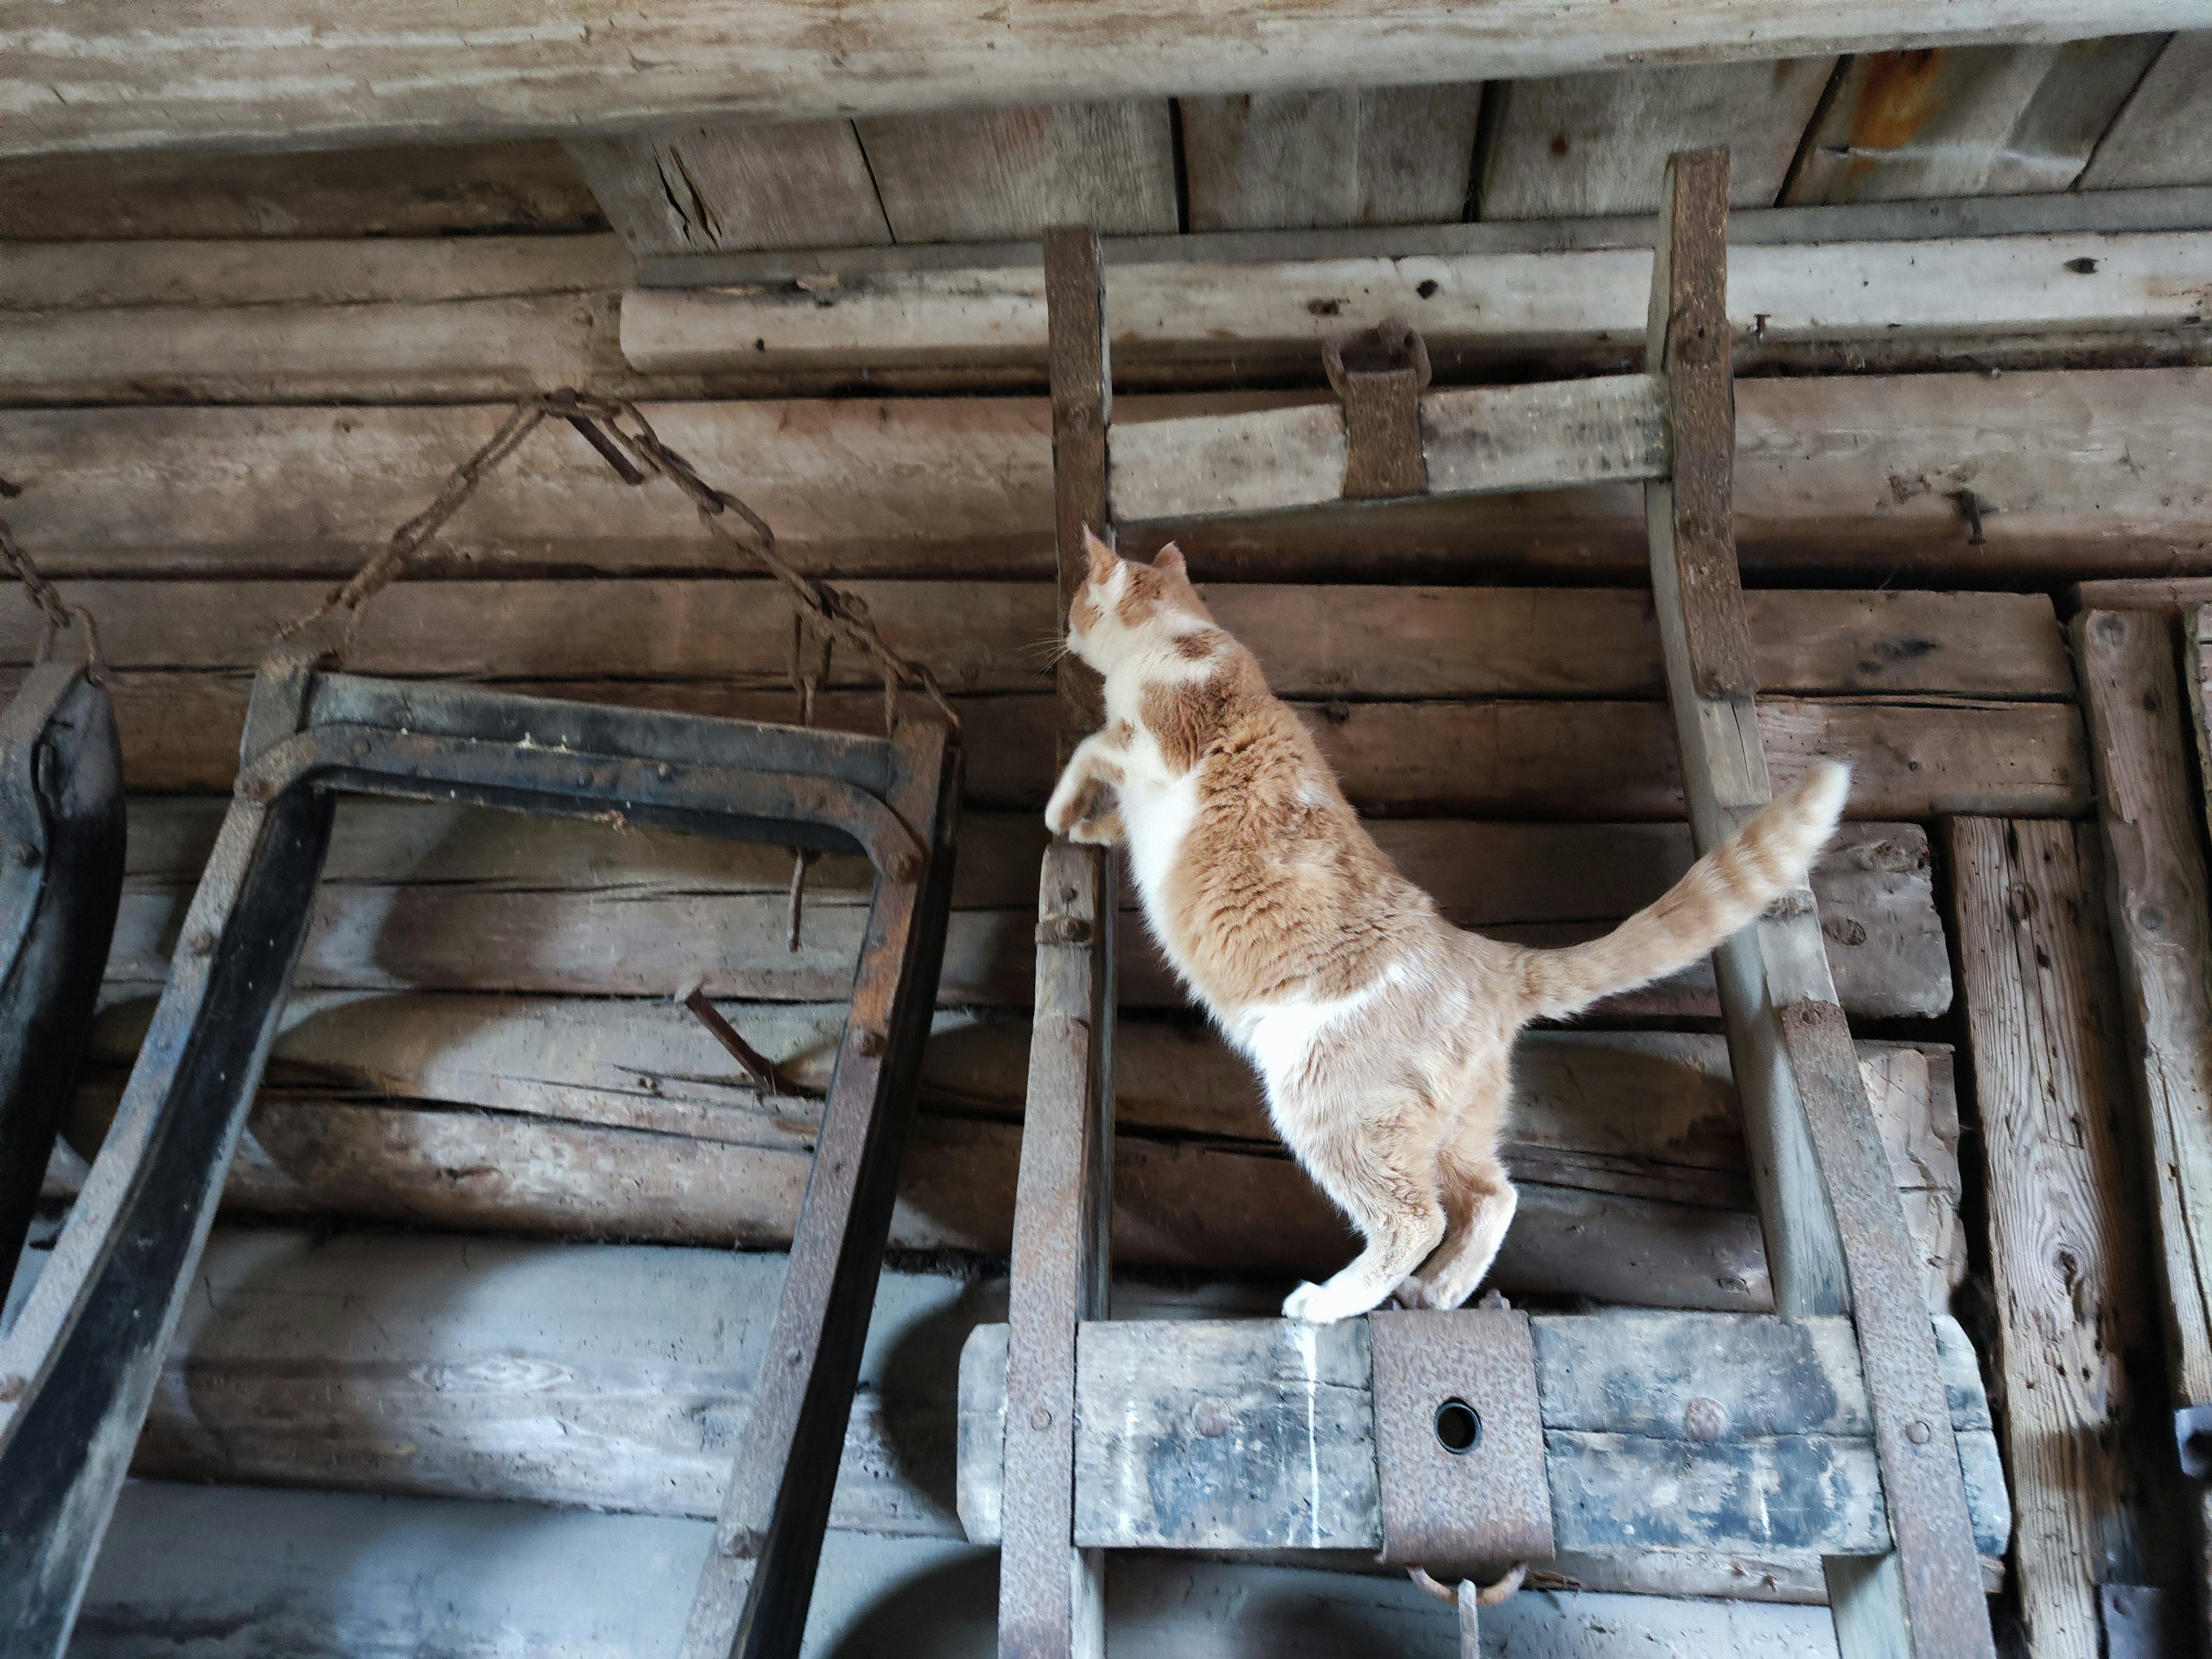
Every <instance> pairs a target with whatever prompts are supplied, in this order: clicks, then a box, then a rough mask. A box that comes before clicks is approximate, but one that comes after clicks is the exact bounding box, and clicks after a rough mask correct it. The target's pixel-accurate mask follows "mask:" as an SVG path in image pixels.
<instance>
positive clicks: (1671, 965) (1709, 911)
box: [1521, 761, 1851, 1019]
mask: <svg viewBox="0 0 2212 1659" xmlns="http://www.w3.org/2000/svg"><path fill="white" fill-rule="evenodd" d="M1850 787H1851V769H1850V767H1848V766H1845V765H1844V764H1842V763H1839V762H1836V761H1816V762H1814V764H1813V768H1812V769H1811V770H1810V771H1809V772H1808V773H1807V774H1806V775H1805V780H1804V781H1803V782H1802V783H1800V784H1799V785H1798V786H1797V787H1796V788H1795V789H1793V790H1791V791H1790V793H1788V794H1786V795H1784V797H1783V798H1782V799H1780V800H1778V801H1776V802H1775V803H1774V804H1773V805H1771V806H1769V807H1768V808H1767V809H1766V810H1765V811H1763V812H1761V813H1760V814H1759V816H1758V817H1755V818H1753V820H1752V821H1751V822H1750V823H1747V824H1746V825H1744V826H1743V828H1742V829H1739V830H1737V831H1736V833H1735V835H1733V836H1729V839H1728V840H1726V841H1725V842H1722V843H1721V844H1720V845H1719V846H1718V847H1716V848H1713V850H1712V851H1711V852H1710V853H1708V854H1705V857H1703V858H1701V859H1699V860H1698V861H1697V862H1696V863H1695V864H1693V865H1692V866H1690V870H1689V873H1688V874H1686V875H1685V876H1684V877H1683V878H1681V880H1680V881H1678V882H1676V883H1675V884H1674V885H1673V886H1672V887H1670V888H1668V890H1667V891H1666V892H1665V893H1664V894H1662V896H1660V897H1659V898H1658V899H1657V900H1656V902H1653V903H1651V904H1650V905H1647V906H1646V907H1645V908H1643V909H1641V910H1638V912H1637V913H1636V914H1635V915H1632V916H1631V917H1629V919H1628V920H1627V921H1624V922H1622V923H1621V924H1620V927H1616V928H1614V929H1613V931H1612V932H1611V933H1607V934H1606V935H1605V937H1604V938H1602V939H1592V940H1590V941H1589V943H1588V944H1586V945H1569V946H1567V947H1566V948H1565V949H1564V950H1558V951H1528V952H1527V953H1526V954H1525V955H1524V956H1523V957H1522V959H1521V969H1522V985H1523V987H1524V988H1523V996H1524V998H1525V1006H1526V1008H1527V1011H1528V1013H1527V1017H1528V1018H1530V1019H1564V1018H1567V1017H1568V1016H1569V1015H1571V1014H1577V1013H1580V1012H1582V1011H1583V1009H1585V1008H1587V1007H1589V1006H1590V1004H1592V1003H1593V1002H1595V1001H1597V1000H1599V999H1600V998H1601V997H1609V996H1613V995H1615V994H1618V993H1620V992H1622V991H1631V990H1633V989H1635V988H1636V987H1638V986H1639V985H1644V984H1649V983H1650V981H1653V980H1655V979H1663V978H1665V977H1666V976H1667V975H1668V974H1671V973H1674V972H1675V971H1677V970H1678V969H1683V968H1686V967H1688V966H1689V965H1690V963H1693V962H1695V961H1696V960H1697V959H1698V958H1699V957H1702V956H1705V955H1708V954H1709V953H1711V951H1712V949H1713V947H1714V946H1715V945H1718V944H1720V943H1721V942H1722V941H1723V939H1727V938H1728V936H1729V934H1731V933H1735V931H1736V929H1738V928H1739V927H1742V926H1744V925H1745V924H1746V923H1747V922H1748V921H1752V920H1753V918H1754V917H1756V916H1757V915H1759V912H1760V911H1762V910H1764V909H1765V908H1766V907H1767V906H1768V905H1770V904H1771V903H1773V902H1774V901H1775V900H1776V899H1778V898H1780V897H1781V896H1783V895H1784V893H1787V892H1789V891H1790V890H1791V889H1793V888H1796V887H1799V886H1802V885H1803V884H1804V881H1805V872H1806V870H1807V869H1808V867H1809V866H1811V864H1812V862H1813V860H1814V858H1815V857H1817V856H1818V855H1819V854H1820V848H1822V847H1823V846H1825V845H1826V843H1827V840H1828V837H1829V836H1832V835H1833V834H1834V833H1835V829H1836V820H1837V819H1838V818H1839V817H1842V815H1843V811H1844V796H1846V795H1847V794H1849V793H1850Z"/></svg>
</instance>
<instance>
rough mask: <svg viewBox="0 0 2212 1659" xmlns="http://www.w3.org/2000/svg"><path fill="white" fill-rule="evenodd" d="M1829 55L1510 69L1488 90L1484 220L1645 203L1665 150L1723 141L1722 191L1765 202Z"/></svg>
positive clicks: (1736, 202) (1655, 197)
mask: <svg viewBox="0 0 2212 1659" xmlns="http://www.w3.org/2000/svg"><path fill="white" fill-rule="evenodd" d="M1834 68H1835V59H1834V58H1784V59H1782V60H1781V61H1779V62H1778V63H1771V64H1696V65H1690V66H1686V67H1675V68H1666V69H1639V70H1623V71H1619V72H1615V73H1613V74H1609V75H1569V76H1559V77H1556V78H1553V79H1549V80H1532V81H1511V82H1504V83H1503V84H1501V85H1500V86H1499V87H1498V89H1497V93H1496V97H1497V99H1498V106H1497V112H1496V113H1495V115H1494V116H1493V117H1492V123H1491V126H1490V129H1489V132H1488V136H1487V142H1486V145H1485V148H1484V151H1483V173H1482V180H1481V186H1480V196H1479V204H1480V212H1481V216H1482V217H1483V218H1484V219H1486V220H1507V219H1581V218H1589V217H1591V216H1595V215H1598V214H1606V213H1654V212H1656V211H1657V210H1658V207H1659V178H1660V173H1661V171H1662V168H1663V167H1665V165H1666V161H1667V157H1668V156H1669V155H1674V154H1675V153H1676V152H1677V151H1680V150H1686V149H1711V148H1714V147H1719V148H1723V149H1726V150H1727V151H1728V152H1729V173H1730V179H1729V205H1730V206H1732V207H1740V208H1763V207H1771V206H1772V205H1773V204H1774V202H1775V199H1776V198H1777V197H1778V196H1779V195H1780V194H1781V191H1782V185H1783V181H1784V179H1786V178H1787V177H1788V175H1789V172H1790V161H1791V160H1792V159H1793V158H1794V157H1795V156H1796V153H1797V139H1798V135H1799V134H1801V133H1802V132H1803V131H1804V130H1805V124H1806V123H1807V122H1808V121H1809V120H1811V119H1812V118H1813V110H1814V106H1815V105H1816V104H1817V103H1818V102H1819V101H1820V94H1821V91H1822V89H1823V88H1826V85H1827V83H1828V76H1829V74H1830V72H1831V71H1832V70H1833V69H1834Z"/></svg>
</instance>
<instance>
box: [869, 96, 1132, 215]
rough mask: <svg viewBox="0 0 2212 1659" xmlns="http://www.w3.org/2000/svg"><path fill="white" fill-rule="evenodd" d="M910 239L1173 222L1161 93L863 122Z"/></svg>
mask: <svg viewBox="0 0 2212 1659" xmlns="http://www.w3.org/2000/svg"><path fill="white" fill-rule="evenodd" d="M859 131H860V143H861V145H862V147H863V148H864V149H866V152H867V163H868V167H869V168H870V170H871V171H872V173H874V175H875V181H876V188H877V190H878V192H879V193H880V195H881V197H882V200H883V210H884V217H885V218H886V219H887V220H888V221H889V222H890V231H891V235H892V237H893V238H894V239H895V240H898V241H901V242H987V241H994V240H1008V239H1014V238H1028V237H1033V236H1035V235H1036V234H1038V233H1039V232H1041V231H1042V230H1043V229H1044V228H1046V227H1047V226H1048V225H1088V226H1089V227H1090V228H1091V229H1093V230H1095V231H1097V233H1098V234H1100V235H1102V236H1133V235H1141V234H1146V233H1153V232H1172V231H1174V230H1175V229H1176V182H1175V139H1174V135H1173V132H1172V131H1171V126H1170V112H1169V109H1168V106H1167V104H1166V102H1165V101H1164V100H1146V101H1143V102H1138V103H1127V104H1054V105H1050V106H1045V107H1041V108H1034V109H994V110H978V111H973V112H962V113H959V114H945V115H896V116H876V117H873V118H869V119H866V120H863V121H861V122H860V124H859Z"/></svg>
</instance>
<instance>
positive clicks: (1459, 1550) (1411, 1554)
mask: <svg viewBox="0 0 2212 1659" xmlns="http://www.w3.org/2000/svg"><path fill="white" fill-rule="evenodd" d="M1368 1335H1369V1338H1370V1348H1371V1351H1372V1352H1373V1355H1374V1366H1375V1394H1374V1399H1375V1461H1376V1476H1377V1480H1378V1484H1379V1486H1380V1488H1381V1497H1382V1508H1383V1561H1384V1562H1385V1563H1387V1564H1388V1565H1392V1566H1408V1567H1410V1566H1419V1567H1425V1568H1427V1569H1428V1571H1430V1572H1431V1573H1432V1574H1434V1575H1435V1576H1437V1577H1439V1578H1442V1579H1443V1581H1444V1582H1445V1583H1453V1582H1455V1579H1457V1578H1459V1577H1474V1578H1477V1579H1479V1580H1481V1581H1483V1582H1487V1580H1488V1579H1489V1578H1492V1577H1496V1576H1497V1575H1498V1573H1499V1572H1502V1571H1504V1570H1505V1569H1506V1568H1508V1567H1510V1566H1511V1565H1514V1564H1515V1563H1516V1562H1520V1561H1548V1560H1550V1559H1552V1556H1553V1543H1552V1488H1551V1482H1550V1480H1548V1479H1547V1476H1546V1474H1545V1471H1544V1429H1543V1422H1542V1419H1541V1417H1540V1416H1539V1414H1538V1407H1537V1398H1536V1353H1535V1348H1534V1344H1533V1343H1532V1342H1531V1340H1530V1338H1529V1332H1528V1316H1527V1315H1526V1314H1522V1313H1516V1312H1514V1311H1512V1310H1506V1309H1499V1310H1487V1309H1462V1310H1458V1311H1457V1312H1454V1313H1428V1312H1424V1313H1376V1314H1371V1315H1370V1316H1368Z"/></svg>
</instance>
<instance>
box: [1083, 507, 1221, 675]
mask: <svg viewBox="0 0 2212 1659" xmlns="http://www.w3.org/2000/svg"><path fill="white" fill-rule="evenodd" d="M1083 544H1084V547H1085V550H1086V551H1088V552H1089V554H1090V556H1091V568H1090V569H1089V571H1088V572H1087V573H1085V577H1084V582H1083V586H1082V587H1081V588H1080V589H1079V590H1078V591H1077V592H1076V595H1075V598H1074V599H1073V600H1071V601H1070V602H1069V604H1068V607H1067V645H1068V649H1070V650H1071V651H1073V652H1074V653H1075V654H1076V655H1077V656H1079V657H1080V658H1081V659H1083V660H1084V661H1085V662H1087V663H1089V664H1090V665H1091V666H1092V667H1093V668H1095V669H1097V671H1099V672H1100V673H1102V674H1110V673H1112V672H1113V671H1115V669H1116V668H1120V667H1128V666H1133V665H1137V664H1139V662H1140V661H1141V660H1142V659H1144V658H1145V657H1146V656H1148V655H1151V654H1152V653H1167V654H1168V655H1169V656H1170V657H1172V656H1175V655H1177V654H1187V653H1177V652H1176V641H1178V640H1181V639H1186V638H1188V636H1189V635H1193V634H1195V633H1198V632H1199V631H1200V630H1201V629H1209V630H1210V629H1212V628H1213V618H1212V616H1211V615H1210V614H1208V612H1207V611H1206V606H1205V605H1204V604H1203V603H1202V602H1200V599H1199V597H1198V590H1197V589H1195V588H1194V587H1193V586H1191V585H1190V572H1189V571H1188V569H1186V568H1184V565H1183V562H1182V553H1181V552H1180V551H1178V550H1177V549H1176V545H1175V544H1174V543H1173V542H1170V543H1169V544H1167V545H1166V546H1165V547H1164V548H1162V549H1161V550H1159V551H1158V553H1156V554H1154V555H1153V556H1152V562H1151V563H1150V564H1139V563H1137V562H1135V561H1134V560H1133V559H1125V558H1122V557H1121V556H1120V555H1119V554H1117V553H1115V551H1114V550H1113V549H1112V548H1110V547H1109V546H1107V545H1106V544H1105V543H1103V542H1102V541H1100V540H1099V539H1098V538H1097V537H1096V536H1094V535H1092V534H1091V532H1090V531H1088V530H1085V532H1083ZM1215 637H1216V638H1217V639H1218V635H1216V636H1215Z"/></svg>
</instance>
